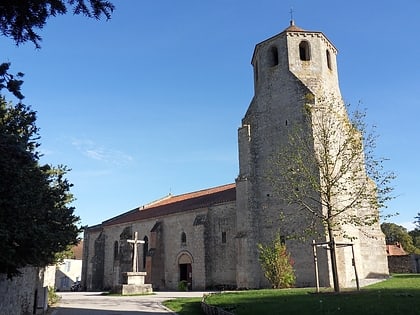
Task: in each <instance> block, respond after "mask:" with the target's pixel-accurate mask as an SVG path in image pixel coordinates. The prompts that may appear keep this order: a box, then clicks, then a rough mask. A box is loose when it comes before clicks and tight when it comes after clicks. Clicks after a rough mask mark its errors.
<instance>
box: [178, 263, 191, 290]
mask: <svg viewBox="0 0 420 315" xmlns="http://www.w3.org/2000/svg"><path fill="white" fill-rule="evenodd" d="M179 281H187V285H188V290H192V266H191V264H179Z"/></svg>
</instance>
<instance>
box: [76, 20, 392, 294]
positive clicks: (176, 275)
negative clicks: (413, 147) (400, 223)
mask: <svg viewBox="0 0 420 315" xmlns="http://www.w3.org/2000/svg"><path fill="white" fill-rule="evenodd" d="M336 55H337V49H336V48H335V47H334V45H333V44H332V43H331V42H330V41H329V40H328V38H327V37H326V36H325V35H324V34H323V33H322V32H318V31H306V30H303V29H301V28H299V27H297V26H295V25H294V23H293V21H292V22H291V23H290V26H289V27H287V28H286V29H285V30H283V31H282V32H281V33H279V34H277V35H275V36H273V37H271V38H268V39H266V40H264V41H263V42H261V43H259V44H257V45H256V47H255V50H254V53H253V56H252V62H251V63H252V66H253V70H254V97H253V99H252V100H251V103H250V105H249V108H248V110H247V112H246V113H245V116H244V118H243V119H242V124H241V127H240V128H239V129H238V148H239V174H238V177H237V178H236V179H235V180H234V179H232V182H233V181H234V183H228V184H226V185H223V186H219V187H212V188H208V189H204V190H200V191H195V192H190V193H186V194H183V195H178V196H173V195H169V196H167V197H165V198H162V199H160V200H157V201H154V202H151V203H149V204H146V205H144V206H141V207H138V208H136V209H133V210H131V211H128V212H125V213H123V214H121V215H119V216H116V217H114V218H111V219H109V220H106V221H104V222H102V223H100V224H98V225H95V226H91V227H87V228H86V229H85V234H84V253H83V267H82V286H83V287H85V288H86V289H87V290H104V289H111V288H113V287H115V286H116V285H118V284H121V281H122V274H123V273H124V272H129V271H132V270H131V268H132V255H133V254H132V253H133V248H132V245H131V244H130V243H129V242H127V240H131V239H133V235H134V233H135V232H138V235H139V237H140V239H141V240H143V241H144V243H143V244H141V245H139V250H138V251H139V255H138V256H139V257H138V259H139V262H138V265H139V269H140V270H141V271H146V272H147V276H146V280H145V282H146V283H151V284H152V286H153V289H154V290H176V289H177V288H178V285H179V284H180V282H181V281H185V283H187V285H188V287H189V289H190V290H204V289H211V288H229V289H234V288H238V289H241V288H264V287H270V284H269V283H268V281H267V280H266V279H265V277H264V275H263V272H262V270H261V267H260V263H259V260H258V246H257V245H258V244H267V243H269V242H271V241H272V240H273V239H274V237H275V236H276V235H277V234H278V233H280V234H281V235H282V238H284V241H285V243H286V246H287V249H288V251H289V252H290V254H291V257H292V259H293V260H294V269H295V273H296V280H297V281H296V285H297V286H315V284H316V279H315V271H314V258H313V247H312V239H300V238H292V237H288V236H290V235H292V234H293V235H294V234H296V232H297V231H299V230H302V229H303V226H305V225H306V223H308V222H305V220H307V216H306V215H303V214H302V212H301V211H302V210H301V209H299V208H297V207H296V206H294V205H292V204H288V203H286V202H285V201H284V199H283V198H281V197H279V194H278V191H277V192H276V187H275V186H274V185H273V182H272V181H271V180H270V176H273V172H274V176H277V175H276V168H275V167H273V163H272V158H273V156H275V154H276V152H277V151H278V150H279V148H284V147H288V146H290V141H289V138H288V137H289V135H290V130H292V128H293V129H296V128H298V129H299V130H301V131H302V132H305V133H306V134H305V135H306V136H307V138H308V139H313V138H314V134H315V133H316V128H317V126H316V124H314V123H312V124H308V122H307V120H305V118H304V109H305V106H307V101H308V99H309V100H310V101H311V104H312V105H313V106H316V105H317V102H318V103H319V102H320V100H322V99H325V98H328V97H330V98H331V97H332V98H336V99H337V100H339V104H338V107H339V109H338V111H340V112H341V114H342V115H343V117H344V116H345V117H347V113H346V109H345V106H344V104H343V103H342V100H341V93H340V88H339V83H338V72H337V62H336ZM316 145H317V143H316V141H313V146H314V148H315V147H316ZM314 151H315V149H314ZM311 154H313V152H312V153H311ZM361 159H363V157H361ZM363 163H364V162H363V160H362V164H363ZM315 171H316V172H318V170H315ZM279 174H280V173H279ZM363 174H364V176H365V177H366V179H367V180H369V179H368V177H367V175H366V174H365V173H363ZM269 175H270V176H269ZM279 176H280V175H279ZM320 181H321V179H320ZM372 185H373V188H372V193H375V189H374V184H373V183H372ZM316 198H321V197H319V196H318V197H317V194H316V193H314V199H316ZM321 210H323V209H321ZM352 211H354V213H355V214H358V213H360V214H361V215H362V213H364V214H365V213H368V214H372V216H378V210H377V209H376V208H374V207H369V206H366V207H364V208H359V209H352ZM282 217H285V218H286V220H285V219H283V218H282ZM312 219H313V218H312ZM342 226H343V227H344V228H345V229H346V231H345V232H346V233H345V234H348V235H351V236H352V237H353V238H352V241H351V243H352V244H354V246H352V248H346V247H343V248H337V250H336V264H337V270H338V273H339V278H338V279H339V283H340V286H342V287H349V286H353V285H354V279H355V274H354V265H353V262H356V264H357V271H358V276H359V278H361V279H363V278H369V277H378V276H380V277H384V276H387V275H388V264H387V254H386V248H385V240H384V236H383V234H382V232H381V230H380V226H379V223H378V222H377V223H374V224H372V225H370V226H369V227H368V230H369V231H368V232H369V233H367V230H363V229H364V228H363V227H360V229H359V228H355V227H353V226H351V225H346V224H342ZM315 229H318V231H319V232H320V233H319V234H318V236H317V238H316V239H315V240H316V242H318V243H322V242H328V240H329V239H328V237H327V235H326V233H325V226H324V225H323V224H322V222H320V221H318V222H315ZM367 234H369V236H368V235H367ZM340 235H341V234H340ZM340 235H339V233H337V235H336V241H337V242H339V241H342V242H344V239H343V238H341V236H340ZM346 242H347V243H349V241H346ZM352 252H353V253H352ZM317 260H318V275H319V282H320V285H321V286H327V287H329V286H333V274H332V273H333V268H332V262H331V257H330V255H329V251H327V250H325V249H323V248H322V247H320V249H318V250H317Z"/></svg>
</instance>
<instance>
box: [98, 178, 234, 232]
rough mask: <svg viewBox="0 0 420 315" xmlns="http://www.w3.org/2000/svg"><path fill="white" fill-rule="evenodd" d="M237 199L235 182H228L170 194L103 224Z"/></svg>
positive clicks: (149, 217) (118, 222) (137, 219)
mask: <svg viewBox="0 0 420 315" xmlns="http://www.w3.org/2000/svg"><path fill="white" fill-rule="evenodd" d="M235 200H236V185H235V184H227V185H223V186H218V187H214V188H209V189H204V190H199V191H195V192H191V193H187V194H182V195H178V196H172V195H169V196H167V197H165V198H162V199H160V200H157V201H154V202H151V203H149V204H147V205H144V206H141V207H139V208H136V209H133V210H131V211H128V212H126V213H123V214H121V215H119V216H116V217H114V218H111V219H109V220H106V221H104V222H102V226H109V225H115V224H121V223H127V222H132V221H140V220H146V219H152V218H158V217H162V216H166V215H170V214H176V213H180V212H184V211H189V210H194V209H200V208H206V207H209V206H212V205H217V204H220V203H224V202H229V201H235Z"/></svg>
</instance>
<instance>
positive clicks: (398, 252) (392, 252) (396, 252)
mask: <svg viewBox="0 0 420 315" xmlns="http://www.w3.org/2000/svg"><path fill="white" fill-rule="evenodd" d="M386 253H387V254H388V256H405V255H408V253H407V252H406V251H405V250H404V249H403V248H402V246H401V244H400V243H397V244H395V245H386Z"/></svg>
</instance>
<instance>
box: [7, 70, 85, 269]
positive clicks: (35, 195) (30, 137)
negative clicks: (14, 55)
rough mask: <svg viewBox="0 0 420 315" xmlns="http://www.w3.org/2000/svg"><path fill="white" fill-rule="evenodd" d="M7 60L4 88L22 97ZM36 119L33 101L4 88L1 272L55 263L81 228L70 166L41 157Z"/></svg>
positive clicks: (72, 242) (18, 82) (19, 84)
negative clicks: (15, 99)
mask: <svg viewBox="0 0 420 315" xmlns="http://www.w3.org/2000/svg"><path fill="white" fill-rule="evenodd" d="M8 66H9V65H8V64H2V65H0V71H3V72H0V91H1V89H3V88H6V89H7V90H8V91H9V92H11V93H13V94H15V95H16V96H17V97H18V98H19V99H22V98H23V95H22V94H21V93H20V86H21V84H22V82H21V81H20V80H17V79H16V76H13V75H10V74H9V73H8V72H7V70H8ZM21 76H22V74H19V75H18V76H17V77H21ZM13 81H17V83H16V82H15V83H13ZM10 82H12V83H10ZM35 121H36V113H35V112H34V111H32V110H31V109H30V107H29V106H26V105H24V104H23V103H21V102H19V103H18V104H16V105H13V104H12V103H10V102H7V101H6V99H5V97H4V96H3V95H1V94H0V240H1V242H0V253H1V255H0V273H5V274H7V275H8V276H9V277H12V276H13V275H16V274H18V273H19V271H18V270H19V268H22V267H25V266H27V265H31V266H40V267H42V266H46V265H48V264H51V263H54V261H55V259H56V253H58V252H61V251H63V250H65V249H67V246H68V245H72V244H77V241H78V240H77V237H78V234H79V232H80V229H79V228H78V227H77V223H78V221H79V218H78V217H77V216H75V215H74V213H73V212H74V208H73V207H70V206H68V204H69V202H71V201H72V199H73V197H72V195H71V193H70V188H71V186H72V185H71V184H70V183H69V182H68V181H67V179H65V177H64V176H65V174H66V172H67V171H68V169H67V168H66V167H65V166H58V167H52V166H50V165H41V164H40V163H39V157H40V154H39V152H38V151H37V148H38V147H39V143H38V140H39V134H38V128H37V126H36V124H35Z"/></svg>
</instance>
